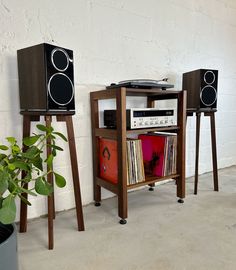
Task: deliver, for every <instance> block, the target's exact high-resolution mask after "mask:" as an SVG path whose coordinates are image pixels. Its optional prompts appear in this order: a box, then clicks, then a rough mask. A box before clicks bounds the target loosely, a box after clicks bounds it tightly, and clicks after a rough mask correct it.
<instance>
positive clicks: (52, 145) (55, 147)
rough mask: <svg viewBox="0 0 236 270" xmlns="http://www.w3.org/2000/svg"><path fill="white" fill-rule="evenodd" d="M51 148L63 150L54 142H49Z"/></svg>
mask: <svg viewBox="0 0 236 270" xmlns="http://www.w3.org/2000/svg"><path fill="white" fill-rule="evenodd" d="M50 146H51V147H52V148H53V149H55V150H58V151H64V150H63V149H62V148H61V147H60V146H57V145H55V144H51V145H50Z"/></svg>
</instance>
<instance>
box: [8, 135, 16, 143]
mask: <svg viewBox="0 0 236 270" xmlns="http://www.w3.org/2000/svg"><path fill="white" fill-rule="evenodd" d="M6 139H7V141H8V142H9V143H10V144H12V145H13V144H15V143H16V139H15V138H14V137H7V138H6Z"/></svg>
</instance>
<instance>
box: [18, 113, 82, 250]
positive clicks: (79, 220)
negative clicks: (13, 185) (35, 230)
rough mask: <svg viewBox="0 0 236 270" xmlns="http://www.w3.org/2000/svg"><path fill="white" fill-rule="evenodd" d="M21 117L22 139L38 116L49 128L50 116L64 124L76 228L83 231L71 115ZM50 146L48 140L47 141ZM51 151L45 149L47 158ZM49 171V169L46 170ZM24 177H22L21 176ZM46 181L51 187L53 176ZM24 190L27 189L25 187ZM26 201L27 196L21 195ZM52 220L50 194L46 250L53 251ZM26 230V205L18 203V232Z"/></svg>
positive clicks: (50, 175) (25, 114) (51, 196)
mask: <svg viewBox="0 0 236 270" xmlns="http://www.w3.org/2000/svg"><path fill="white" fill-rule="evenodd" d="M21 114H22V115H23V138H24V137H28V136H30V126H31V122H34V121H40V116H44V118H45V122H46V126H47V127H50V126H51V122H52V116H56V119H57V121H58V122H66V127H67V135H68V144H69V150H70V159H71V169H72V177H73V186H74V195H75V206H76V214H77V226H78V230H79V231H84V220H83V211H82V202H81V193H80V181H79V171H78V163H77V155H76V146H75V137H74V127H73V122H72V114H69V113H68V114H59V113H58V114H57V113H54V114H50V113H41V112H40V113H37V112H35V113H29V112H22V113H21ZM47 143H48V144H50V139H48V141H47ZM26 149H27V147H26V146H23V151H26ZM50 153H51V149H50V147H47V157H48V156H49V155H50ZM47 170H49V168H47ZM22 177H24V175H22ZM47 181H48V182H49V183H51V184H52V185H53V175H52V174H49V175H48V178H47ZM25 188H28V186H26V187H25ZM23 196H24V197H25V198H26V199H27V194H26V193H25V194H23ZM53 219H55V202H54V194H53V193H52V194H51V195H50V196H48V249H53V246H54V240H53ZM26 230H27V204H25V203H24V202H23V201H21V202H20V232H26Z"/></svg>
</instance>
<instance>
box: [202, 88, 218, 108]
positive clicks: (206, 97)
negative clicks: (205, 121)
mask: <svg viewBox="0 0 236 270" xmlns="http://www.w3.org/2000/svg"><path fill="white" fill-rule="evenodd" d="M216 98H217V95H216V89H215V88H214V87H213V86H211V85H207V86H205V87H203V88H202V91H201V93H200V99H201V102H202V103H203V104H204V105H205V106H207V107H208V106H211V105H212V104H214V103H215V101H216Z"/></svg>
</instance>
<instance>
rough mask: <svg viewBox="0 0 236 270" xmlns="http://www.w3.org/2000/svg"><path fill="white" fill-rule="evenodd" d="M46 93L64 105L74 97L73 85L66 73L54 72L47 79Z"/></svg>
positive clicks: (57, 102)
mask: <svg viewBox="0 0 236 270" xmlns="http://www.w3.org/2000/svg"><path fill="white" fill-rule="evenodd" d="M48 93H49V95H50V97H51V99H52V100H53V101H54V102H55V103H56V104H58V105H60V106H65V105H67V104H69V103H70V102H71V100H72V99H73V97H74V86H73V83H72V81H71V80H70V78H69V77H68V76H67V75H65V74H63V73H56V74H54V75H53V76H52V77H51V78H50V80H49V83H48Z"/></svg>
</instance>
